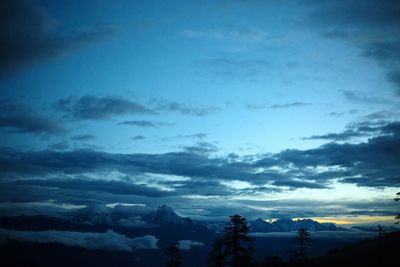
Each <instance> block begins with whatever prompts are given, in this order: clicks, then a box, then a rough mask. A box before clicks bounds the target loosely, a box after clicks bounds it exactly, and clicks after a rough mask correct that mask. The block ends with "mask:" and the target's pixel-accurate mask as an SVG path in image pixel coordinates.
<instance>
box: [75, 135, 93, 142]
mask: <svg viewBox="0 0 400 267" xmlns="http://www.w3.org/2000/svg"><path fill="white" fill-rule="evenodd" d="M93 139H96V136H94V135H93V134H80V135H74V136H72V137H71V140H75V141H88V140H93Z"/></svg>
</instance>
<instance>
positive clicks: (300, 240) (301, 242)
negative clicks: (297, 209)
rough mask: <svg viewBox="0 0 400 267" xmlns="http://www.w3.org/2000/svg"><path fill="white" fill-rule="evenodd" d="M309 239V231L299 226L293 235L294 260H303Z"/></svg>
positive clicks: (305, 257)
mask: <svg viewBox="0 0 400 267" xmlns="http://www.w3.org/2000/svg"><path fill="white" fill-rule="evenodd" d="M309 240H310V232H309V231H308V230H307V229H305V228H300V229H299V230H298V231H297V235H296V237H295V243H296V260H298V261H305V260H306V259H307V258H308V255H307V243H308V242H309Z"/></svg>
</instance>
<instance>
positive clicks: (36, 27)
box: [0, 0, 115, 76]
mask: <svg viewBox="0 0 400 267" xmlns="http://www.w3.org/2000/svg"><path fill="white" fill-rule="evenodd" d="M60 25H62V23H61V22H60V21H58V20H57V19H56V18H54V17H53V16H52V15H51V14H49V13H48V12H47V10H46V9H45V8H44V7H43V6H40V5H38V4H37V3H36V1H33V0H4V1H1V3H0V40H1V44H0V73H2V75H1V76H3V75H6V74H9V73H11V72H13V71H14V70H17V69H19V68H21V67H24V66H26V65H28V64H31V63H34V62H40V61H43V60H45V59H49V58H53V57H56V56H59V55H62V54H65V53H66V52H69V51H71V50H73V49H76V48H78V47H81V46H84V45H87V44H90V43H93V42H97V41H100V40H103V39H105V38H107V37H109V36H111V35H113V34H114V33H115V29H113V28H111V27H109V26H102V25H98V26H96V27H92V28H91V29H90V30H87V29H86V30H83V29H82V30H77V31H73V32H66V31H65V29H64V30H60Z"/></svg>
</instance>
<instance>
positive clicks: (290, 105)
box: [269, 102, 311, 109]
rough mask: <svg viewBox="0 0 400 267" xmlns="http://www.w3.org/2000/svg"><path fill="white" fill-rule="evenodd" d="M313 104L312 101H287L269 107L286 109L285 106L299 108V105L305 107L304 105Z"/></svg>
mask: <svg viewBox="0 0 400 267" xmlns="http://www.w3.org/2000/svg"><path fill="white" fill-rule="evenodd" d="M309 105H311V104H310V103H305V102H291V103H286V104H282V105H272V106H270V107H269V108H271V109H284V108H297V107H304V106H309Z"/></svg>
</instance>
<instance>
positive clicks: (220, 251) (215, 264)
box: [208, 238, 225, 267]
mask: <svg viewBox="0 0 400 267" xmlns="http://www.w3.org/2000/svg"><path fill="white" fill-rule="evenodd" d="M224 264H225V252H224V240H223V239H222V238H218V239H217V240H215V242H214V244H213V245H212V249H211V251H210V253H208V266H209V267H223V266H224Z"/></svg>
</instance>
